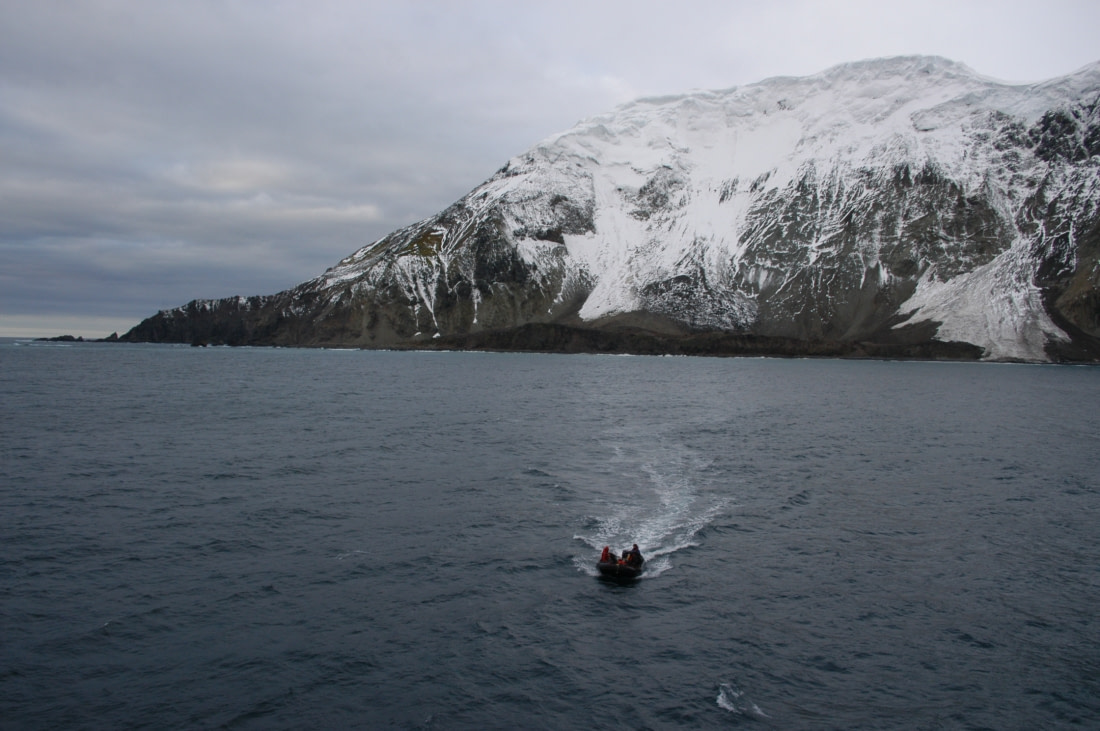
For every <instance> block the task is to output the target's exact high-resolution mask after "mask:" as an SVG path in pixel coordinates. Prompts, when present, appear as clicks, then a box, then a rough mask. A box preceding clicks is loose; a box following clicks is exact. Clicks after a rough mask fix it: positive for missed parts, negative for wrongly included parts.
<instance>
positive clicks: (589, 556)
mask: <svg viewBox="0 0 1100 731" xmlns="http://www.w3.org/2000/svg"><path fill="white" fill-rule="evenodd" d="M643 451H644V453H645V454H644V456H642V455H641V454H640V453H641V452H643ZM614 454H615V457H614V458H613V460H612V461H613V463H614V464H615V465H616V466H618V467H619V468H620V469H619V470H617V471H616V472H615V473H614V474H615V475H616V476H617V477H619V478H625V479H624V480H623V481H624V482H625V483H626V484H627V485H628V486H627V487H622V486H620V487H618V488H617V489H616V488H614V487H609V488H608V489H607V490H606V491H605V492H603V493H602V494H599V496H598V497H599V498H600V499H601V502H603V503H604V505H603V506H602V509H601V510H599V514H598V515H594V516H589V518H588V520H587V521H586V524H585V528H584V530H583V531H582V532H579V533H577V534H576V535H574V536H573V538H574V539H575V540H577V541H579V542H580V543H582V544H583V545H585V546H586V547H587V548H588V549H592V550H590V551H589V550H586V551H584V552H582V554H581V555H578V556H574V558H573V562H574V564H575V565H576V566H577V568H578V569H579V570H581V571H582V572H584V573H587V574H589V575H592V576H596V575H598V572H597V571H596V568H595V558H596V556H597V555H598V553H599V551H600V550H601V549H602V548H603V547H604V546H611V548H612V550H614V551H622V550H623V549H624V548H629V547H630V545H631V544H632V543H637V544H638V547H639V548H640V549H641V551H642V554H643V555H644V556H645V559H646V566H645V573H644V574H642V576H643V577H646V576H649V577H653V576H659V575H660V574H662V573H664V572H665V571H667V570H668V569H670V568H672V556H673V554H675V553H676V552H677V551H681V550H683V549H685V548H690V547H692V546H696V545H698V536H699V533H700V531H702V530H703V529H704V528H706V527H707V526H708V525H710V524H711V523H712V522H713V521H714V519H715V517H716V516H718V515H720V514H721V513H723V512H724V511H725V510H726V509H727V508H728V507H729V498H728V496H719V495H717V494H716V492H715V491H714V490H710V489H707V484H706V483H707V480H706V474H707V470H708V468H709V467H710V461H709V460H705V459H702V458H700V457H699V456H698V455H697V454H695V453H693V452H691V451H690V450H687V449H684V448H672V447H668V446H664V447H662V446H661V445H658V446H657V447H656V448H651V447H650V446H649V445H646V447H644V448H642V447H634V448H627V447H626V446H624V445H622V444H617V445H614Z"/></svg>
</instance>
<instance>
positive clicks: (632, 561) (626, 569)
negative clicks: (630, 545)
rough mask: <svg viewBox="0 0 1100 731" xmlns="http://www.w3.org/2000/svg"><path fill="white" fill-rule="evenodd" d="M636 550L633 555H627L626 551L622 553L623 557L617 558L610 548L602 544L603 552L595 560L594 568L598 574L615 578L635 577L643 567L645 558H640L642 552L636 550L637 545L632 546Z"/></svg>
mask: <svg viewBox="0 0 1100 731" xmlns="http://www.w3.org/2000/svg"><path fill="white" fill-rule="evenodd" d="M634 551H635V552H636V553H635V554H634V555H633V556H629V555H628V552H624V553H623V558H617V557H616V556H615V554H614V553H611V549H610V548H609V547H608V546H604V549H603V553H601V554H600V560H599V561H597V562H596V570H597V571H599V572H600V576H608V577H611V578H615V579H635V578H637V577H638V576H639V575H641V573H642V570H643V569H644V568H645V559H644V558H642V554H641V553H640V552H637V551H638V546H637V545H635V546H634Z"/></svg>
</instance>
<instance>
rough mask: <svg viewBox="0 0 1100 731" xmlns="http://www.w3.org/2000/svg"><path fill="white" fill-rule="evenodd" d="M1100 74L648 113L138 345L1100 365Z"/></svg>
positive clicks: (796, 89)
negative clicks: (297, 280)
mask: <svg viewBox="0 0 1100 731" xmlns="http://www.w3.org/2000/svg"><path fill="white" fill-rule="evenodd" d="M1098 204H1100V64H1096V65H1093V66H1090V67H1087V68H1085V69H1082V70H1081V71H1079V72H1077V73H1075V74H1072V75H1070V76H1067V77H1064V78H1061V79H1055V80H1052V81H1048V82H1045V83H1040V84H1032V85H1023V86H1011V85H1006V84H1002V83H998V82H996V81H992V80H990V79H986V78H983V77H981V76H978V75H976V74H975V73H973V72H972V71H970V70H969V69H967V68H966V67H964V66H961V65H959V64H956V63H953V62H951V61H947V60H945V59H940V58H929V57H905V58H894V59H881V60H873V61H865V62H860V63H854V64H846V65H843V66H839V67H836V68H833V69H830V70H828V71H825V72H823V73H821V74H817V75H814V76H809V77H804V78H776V79H769V80H766V81H762V82H760V83H757V84H753V85H750V86H745V87H738V88H733V89H729V90H725V91H714V92H693V93H689V94H684V95H681V96H676V97H668V98H659V99H643V100H640V101H637V102H633V103H631V104H627V105H625V106H623V107H621V108H619V109H617V110H615V111H614V112H612V113H610V114H607V115H603V116H599V117H595V118H592V119H589V120H585V121H583V122H581V123H580V124H578V125H577V126H576V127H574V128H573V129H571V130H568V131H566V132H564V133H562V134H560V135H557V136H554V137H551V138H550V139H547V140H545V141H543V142H542V143H540V144H538V145H536V146H535V147H534V148H532V149H531V150H529V151H527V152H526V153H524V154H522V155H520V156H518V157H516V158H513V159H512V160H510V161H508V163H507V164H506V165H505V166H504V167H503V168H501V169H500V171H498V172H497V174H496V175H494V176H493V177H492V178H491V179H489V180H488V181H486V182H485V183H483V184H482V185H480V186H478V187H477V188H475V189H474V190H472V191H471V192H470V193H469V194H467V195H466V196H465V197H463V198H462V199H461V200H459V201H458V202H456V203H455V204H453V205H452V206H450V207H449V208H447V209H446V210H444V211H442V212H441V213H439V214H437V215H435V216H432V217H431V218H428V219H426V220H424V221H421V222H419V223H416V224H413V225H411V226H408V227H406V228H403V229H400V230H398V231H395V232H393V233H391V234H390V235H388V236H386V237H385V238H383V239H381V240H379V241H377V242H374V243H372V244H370V245H369V246H366V247H364V248H363V249H360V250H359V251H357V252H355V253H354V254H352V255H351V256H349V257H347V258H346V259H344V260H343V261H341V262H340V263H339V264H337V265H336V266H335V267H333V268H332V269H330V270H328V271H327V272H325V273H324V274H322V275H321V276H319V277H317V278H315V279H312V280H310V281H307V282H305V283H303V284H301V285H299V286H298V287H295V288H294V289H291V290H288V291H285V292H280V293H278V294H275V295H269V296H259V297H249V298H242V297H232V298H228V299H223V300H197V301H193V302H191V303H189V304H187V305H186V306H183V307H180V308H177V309H173V310H166V311H163V312H160V313H158V314H157V315H155V316H153V317H151V318H149V319H147V320H145V321H144V322H142V323H140V324H139V325H138V326H136V327H135V328H134V329H133V330H131V331H130V332H129V333H127V334H125V335H124V336H122V338H120V339H121V340H126V341H155V342H165V341H167V342H203V343H227V344H269V345H288V346H309V345H333V346H357V347H405V346H416V347H433V346H434V347H492V348H518V349H537V350H596V351H599V350H619V351H632V352H712V353H737V352H774V353H785V354H798V353H819V354H824V355H892V356H914V357H961V358H978V357H980V358H986V359H1009V360H1032V361H1045V360H1086V361H1094V360H1098V359H1100V209H1098Z"/></svg>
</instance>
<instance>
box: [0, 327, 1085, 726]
mask: <svg viewBox="0 0 1100 731" xmlns="http://www.w3.org/2000/svg"><path fill="white" fill-rule="evenodd" d="M0 407H2V410H0V549H2V550H0V727H2V728H3V729H60V728H65V729H81V728H90V729H121V728H150V729H171V728H187V729H191V728H232V729H302V728H332V729H342V728H363V729H367V728H382V727H389V728H410V729H419V728H424V729H453V728H457V729H473V728H502V729H503V728H547V729H561V728H614V729H619V728H622V729H638V728H653V729H677V728H720V729H724V728H761V729H765V728H769V729H770V728H775V729H831V728H836V729H892V728H906V729H939V728H949V729H955V728H995V729H1038V728H1044V729H1049V728H1069V727H1077V726H1080V727H1092V728H1096V727H1097V725H1098V724H1100V622H1098V621H1097V616H1098V614H1097V613H1098V607H1100V448H1098V447H1100V369H1097V368H1081V367H1059V366H1024V365H990V364H942V363H903V362H855V361H829V360H775V359H687V358H640V357H603V356H542V355H504V354H460V353H446V354H440V353H435V354H431V353H388V352H354V351H331V350H329V351H322V350H277V349H226V348H212V349H199V348H187V347H167V346H134V345H121V344H113V345H112V344H75V345H58V344H45V343H27V342H23V343H15V342H12V341H6V342H4V343H2V344H0ZM632 542H637V543H639V544H640V546H641V548H642V551H643V553H645V554H646V555H647V557H648V559H649V570H648V572H647V573H646V575H644V577H643V578H642V579H640V580H639V581H637V582H635V583H633V584H630V585H620V584H609V583H605V582H603V581H601V580H600V579H599V578H597V577H596V575H595V571H594V565H593V564H594V562H595V560H596V558H597V556H598V554H599V550H600V548H601V547H602V546H604V545H611V546H613V547H615V548H617V549H620V550H621V549H622V548H625V547H627V546H629V544H630V543H632Z"/></svg>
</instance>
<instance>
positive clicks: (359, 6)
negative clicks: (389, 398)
mask: <svg viewBox="0 0 1100 731" xmlns="http://www.w3.org/2000/svg"><path fill="white" fill-rule="evenodd" d="M1098 28H1100V2H1096V1H1095V0H1083V1H1080V2H1076V1H1070V0H1062V1H1059V0H1044V2H1041V3H1040V2H1035V1H1034V0H1029V1H1028V2H1013V1H1011V0H1004V1H990V2H967V1H966V0H952V1H950V2H940V1H939V0H921V1H920V2H904V3H901V2H890V1H889V0H868V1H866V2H864V1H862V0H838V1H836V2H828V1H827V0H821V1H820V2H810V1H800V0H771V1H770V2H767V3H764V2H758V1H757V0H747V1H745V2H739V1H737V0H723V1H713V2H712V1H706V0H704V1H699V2H692V1H691V0H677V2H669V1H668V0H664V1H663V2H648V1H646V0H622V1H620V0H580V1H578V2H572V1H571V0H554V1H553V2H534V1H533V0H532V1H528V0H523V1H520V0H502V1H496V0H483V1H480V2H464V1H461V0H449V1H445V2H443V1H441V2H415V1H411V0H401V1H400V2H398V1H397V0H392V1H391V2H363V1H355V2H353V1H351V0H347V1H336V0H333V1H331V2H329V1H325V0H308V1H306V0H303V1H302V2H290V1H286V2H278V1H275V0H264V1H260V0H256V1H254V2H248V1H240V2H229V1H225V2H213V1H210V2H206V1H203V0H183V1H180V2H174V1H171V0H132V1H131V0H117V1H107V0H103V1H89V2H78V1H72V2H52V1H48V0H0V336H40V335H41V336H50V335H60V334H73V335H84V336H86V337H87V336H90V337H103V336H106V335H108V334H110V333H111V332H112V331H116V330H117V331H119V332H120V333H121V332H124V331H126V330H128V329H129V328H130V327H132V326H134V325H136V324H137V323H138V322H139V321H140V320H142V319H144V318H145V317H148V316H150V315H152V314H154V313H155V312H157V311H158V310H160V309H164V308H169V307H175V306H178V305H181V304H184V303H186V302H188V301H190V300H192V299H195V298H200V297H201V298H216V297H227V296H231V295H237V294H243V295H251V294H272V293H275V292H277V291H280V290H283V289H287V288H289V287H292V286H294V285H296V284H298V283H300V282H303V281H305V280H307V279H310V278H312V277H313V276H315V275H317V274H320V273H321V272H323V271H324V270H325V269H326V268H328V267H329V266H332V265H333V264H335V263H336V262H337V261H339V260H340V259H341V258H343V257H344V256H346V255H347V254H350V253H352V252H353V251H355V250H356V249H358V248H359V247H361V246H363V245H365V244H368V243H370V242H371V241H374V240H375V239H378V238H380V237H382V236H384V235H385V234H387V233H389V232H390V231H392V230H394V229H396V228H398V227H400V226H404V225H407V224H409V223H413V222H415V221H418V220H420V219H422V218H425V217H427V216H430V215H432V214H433V213H436V212H437V211H439V210H441V209H442V208H444V207H446V206H447V205H449V204H450V203H452V202H454V201H455V200H457V199H458V198H459V197H461V196H462V195H463V194H465V193H466V192H468V191H469V190H470V189H472V188H474V187H475V186H477V185H478V184H479V183H481V182H483V181H484V180H485V179H487V178H488V177H489V176H491V175H492V174H493V172H494V171H495V170H497V169H498V168H500V167H501V166H502V165H503V164H504V163H505V162H506V161H507V160H508V159H509V158H510V157H512V156H514V155H517V154H519V153H521V152H523V151H524V150H526V149H527V148H529V147H531V146H532V145H534V144H535V143H536V142H538V141H539V140H541V139H543V138H544V137H547V136H549V135H551V134H553V133H556V132H559V131H562V130H564V129H567V128H569V127H571V126H572V125H573V124H574V123H576V122H577V121H578V120H580V119H583V118H585V117H588V116H591V115H594V114H599V113H602V112H605V111H609V110H611V109H613V108H614V107H615V106H616V105H618V104H621V103H623V102H625V101H629V100H631V99H633V98H636V97H639V96H649V95H654V94H667V93H678V92H683V91H687V90H689V89H699V88H704V89H722V88H729V87H731V86H739V85H743V84H749V83H753V82H756V81H760V80H762V79H765V78H767V77H770V76H779V75H806V74H812V73H816V72H818V71H822V70H824V69H826V68H828V67H830V66H833V65H835V64H838V63H843V62H846V61H857V60H861V59H865V58H874V57H881V56H896V55H903V54H935V55H941V56H945V57H947V58H950V59H952V60H955V61H961V62H962V63H965V64H967V65H968V66H970V67H971V68H972V69H974V70H975V71H977V72H979V73H981V74H983V75H986V76H990V77H994V78H997V79H1002V80H1005V81H1013V82H1028V81H1040V80H1045V79H1048V78H1052V77H1055V76H1061V75H1064V74H1067V73H1071V72H1073V71H1075V70H1077V69H1079V68H1080V67H1082V66H1084V65H1086V64H1088V63H1092V62H1094V61H1098V60H1100V42H1098V41H1097V37H1098V36H1097V29H1098Z"/></svg>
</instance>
